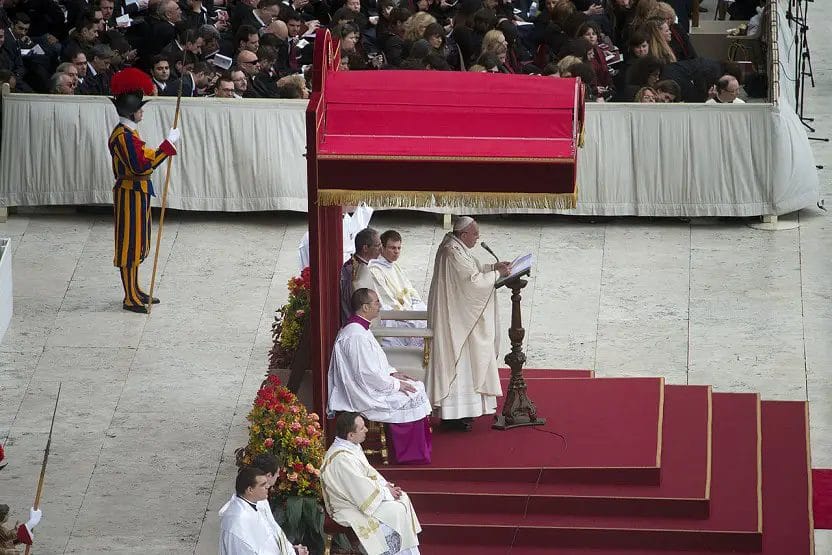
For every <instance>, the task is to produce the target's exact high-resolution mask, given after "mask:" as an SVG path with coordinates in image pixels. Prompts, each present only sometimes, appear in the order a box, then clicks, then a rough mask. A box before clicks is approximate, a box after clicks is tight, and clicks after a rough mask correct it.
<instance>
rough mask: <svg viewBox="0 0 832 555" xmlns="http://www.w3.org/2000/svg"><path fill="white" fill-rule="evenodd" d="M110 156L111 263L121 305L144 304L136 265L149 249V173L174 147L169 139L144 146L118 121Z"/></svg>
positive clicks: (151, 188) (151, 186) (111, 138)
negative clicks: (117, 272)
mask: <svg viewBox="0 0 832 555" xmlns="http://www.w3.org/2000/svg"><path fill="white" fill-rule="evenodd" d="M108 144H109V148H110V154H111V155H112V157H113V176H114V177H115V186H114V187H113V224H114V227H115V255H114V256H113V265H114V266H117V267H119V268H120V269H121V281H122V285H123V286H124V304H125V305H131V306H137V305H141V304H144V301H145V300H146V297H147V295H146V294H145V293H143V292H142V291H141V289H140V288H139V285H138V272H139V264H141V263H142V261H143V260H144V259H145V257H146V256H147V254H148V252H149V251H150V197H151V196H154V192H153V183H152V182H151V181H150V176H151V174H152V173H153V170H154V169H155V168H156V167H157V166H158V165H159V164H161V163H162V162H163V161H164V160H165V159H166V158H167V157H168V156H172V155H174V154H176V149H175V148H174V147H173V145H172V144H170V143H169V142H168V141H164V142H162V144H161V145H159V148H158V149H156V150H153V149H152V148H147V147H146V146H145V144H144V141H142V139H141V137H139V133H138V132H137V131H135V130H133V129H130V127H128V126H126V125H124V124H123V123H119V124H118V125H117V126H116V128H115V129H113V132H112V133H111V134H110V139H109V141H108Z"/></svg>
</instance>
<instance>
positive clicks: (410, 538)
mask: <svg viewBox="0 0 832 555" xmlns="http://www.w3.org/2000/svg"><path fill="white" fill-rule="evenodd" d="M335 433H336V436H337V437H336V438H335V441H334V442H333V443H332V445H331V446H330V448H329V450H327V452H326V455H324V462H323V464H322V465H321V485H322V486H323V494H324V505H325V506H326V511H327V513H329V515H330V516H331V517H332V520H334V521H335V522H337V523H338V524H340V525H341V526H349V527H351V528H352V529H353V531H354V532H355V535H356V536H358V539H359V540H360V541H361V546H362V547H363V548H364V551H366V552H367V555H419V537H418V534H419V532H421V531H422V527H421V525H420V524H419V519H418V518H416V513H415V511H414V510H413V505H412V504H411V503H410V498H409V497H408V496H407V494H406V493H405V492H404V491H402V489H401V488H399V487H396V485H395V484H391V483H390V482H388V481H387V480H385V479H384V477H383V476H382V475H381V474H379V473H378V471H376V469H375V468H373V467H372V466H370V463H369V462H368V461H367V457H366V456H365V455H364V451H363V450H362V449H361V443H362V442H363V441H364V439H365V438H366V437H367V426H366V424H365V422H364V419H363V418H362V417H361V415H360V414H358V413H355V412H343V413H341V414H340V415H339V416H338V419H337V420H336V422H335Z"/></svg>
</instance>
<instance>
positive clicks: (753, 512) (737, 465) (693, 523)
mask: <svg viewBox="0 0 832 555" xmlns="http://www.w3.org/2000/svg"><path fill="white" fill-rule="evenodd" d="M759 420H760V400H759V396H758V395H754V394H742V393H715V394H713V459H712V479H711V480H712V481H711V501H710V507H709V509H710V510H709V515H708V518H707V519H697V518H686V517H677V516H674V515H667V516H663V517H645V516H639V515H630V516H625V517H622V516H612V517H610V516H601V517H599V516H594V517H581V516H572V515H559V514H557V512H558V508H557V507H556V501H555V500H552V499H550V498H534V497H533V498H532V499H531V501H530V503H529V508H528V511H527V516H526V518H525V519H524V520H523V522H522V525H521V527H520V530H519V533H518V535H517V539H516V540H515V545H521V546H522V545H526V546H535V545H550V546H561V547H577V546H583V547H598V548H605V547H617V548H618V547H620V548H633V547H637V546H643V545H651V544H652V545H661V546H662V547H663V548H665V549H745V550H749V551H754V550H759V549H761V547H762V520H761V518H760V515H761V514H762V513H761V511H762V498H761V495H760V489H759V488H760V484H761V476H760V473H759V471H758V468H759V467H760V464H761V442H760V427H759ZM676 441H687V439H686V438H684V437H679V438H676Z"/></svg>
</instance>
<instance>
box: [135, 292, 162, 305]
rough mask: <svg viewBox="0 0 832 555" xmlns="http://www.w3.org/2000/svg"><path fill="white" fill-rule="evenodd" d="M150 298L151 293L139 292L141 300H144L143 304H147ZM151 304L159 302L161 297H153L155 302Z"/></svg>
mask: <svg viewBox="0 0 832 555" xmlns="http://www.w3.org/2000/svg"><path fill="white" fill-rule="evenodd" d="M148 298H150V295H148V294H147V293H139V300H141V301H142V304H147V299H148ZM150 304H159V299H158V298H156V297H153V302H152V303H150Z"/></svg>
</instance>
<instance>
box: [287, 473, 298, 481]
mask: <svg viewBox="0 0 832 555" xmlns="http://www.w3.org/2000/svg"><path fill="white" fill-rule="evenodd" d="M286 478H287V479H288V480H289V481H290V482H297V481H298V475H297V473H296V472H290V473H289V475H288V476H286Z"/></svg>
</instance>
